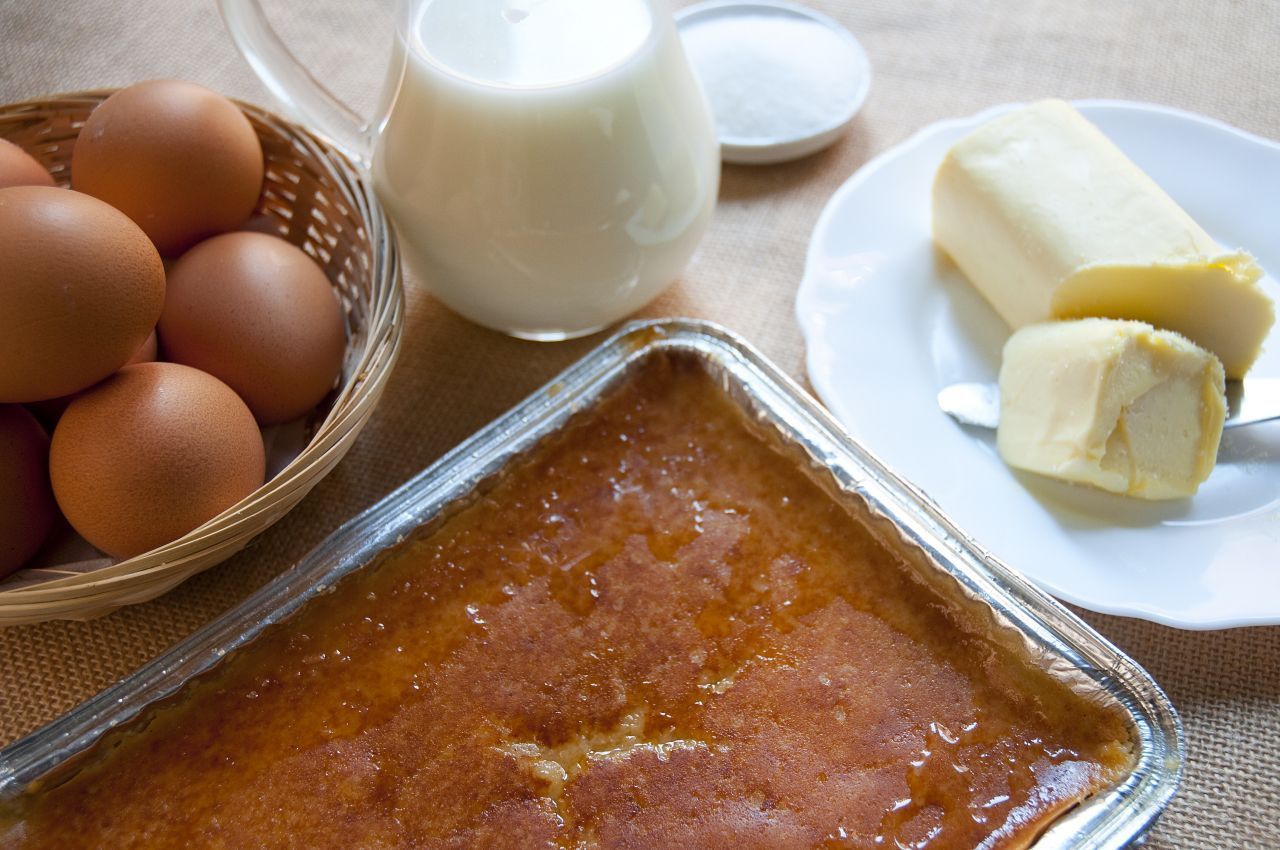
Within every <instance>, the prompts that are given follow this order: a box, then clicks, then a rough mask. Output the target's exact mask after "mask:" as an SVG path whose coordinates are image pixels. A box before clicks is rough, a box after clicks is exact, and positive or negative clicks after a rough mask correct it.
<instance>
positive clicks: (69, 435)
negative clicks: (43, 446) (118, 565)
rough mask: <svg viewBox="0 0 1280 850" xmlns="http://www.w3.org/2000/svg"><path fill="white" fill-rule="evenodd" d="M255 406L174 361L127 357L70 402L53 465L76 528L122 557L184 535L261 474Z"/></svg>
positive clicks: (62, 502) (56, 435) (249, 488)
mask: <svg viewBox="0 0 1280 850" xmlns="http://www.w3.org/2000/svg"><path fill="white" fill-rule="evenodd" d="M265 469H266V460H265V457H264V453H263V446H262V435H261V433H260V432H259V431H258V426H257V425H256V424H255V423H254V421H253V414H251V413H250V412H249V409H248V408H247V407H245V405H244V402H243V401H241V400H240V397H239V396H237V395H236V394H235V392H234V391H233V390H232V389H231V388H230V387H228V386H227V385H226V384H224V383H222V382H221V381H219V380H218V379H217V378H214V377H213V376H211V375H207V374H205V373H204V372H201V371H199V370H197V369H192V368H190V367H188V366H181V365H178V364H176V363H140V364H138V365H135V366H126V367H125V368H123V369H121V370H120V371H119V372H117V373H116V374H115V375H112V376H111V377H110V378H108V379H107V380H105V381H103V382H102V383H101V384H99V385H98V386H96V387H94V388H93V389H92V390H90V391H89V392H87V393H85V394H84V395H82V396H81V397H80V398H78V399H76V400H75V401H74V402H72V403H71V406H70V407H68V408H67V411H66V413H64V414H62V419H60V420H59V421H58V427H57V429H56V430H55V431H54V432H53V444H52V448H51V449H50V453H49V472H50V475H51V477H52V479H53V492H54V495H55V496H56V497H57V501H58V506H59V507H60V508H62V512H63V514H64V515H66V517H67V519H68V520H69V521H70V523H71V525H72V526H73V527H74V528H75V530H76V531H78V532H80V534H81V535H82V536H83V537H84V539H86V540H88V541H89V542H90V543H92V544H93V545H94V546H96V547H98V548H99V549H101V550H102V551H103V552H106V553H107V554H108V555H112V556H114V557H116V558H129V557H132V556H134V555H138V554H141V553H143V552H146V551H149V550H151V549H154V548H156V547H157V546H162V545H164V544H165V543H169V542H171V541H173V540H176V539H178V538H179V537H181V536H182V535H184V534H186V533H187V532H188V531H191V530H192V529H193V528H196V527H197V526H199V525H201V524H203V523H204V522H206V521H207V520H210V519H212V518H213V517H215V516H217V515H218V514H219V513H221V512H222V511H224V510H226V509H227V508H229V507H231V506H232V505H234V504H235V503H236V502H238V501H240V500H241V499H243V498H244V497H245V496H248V495H249V494H250V493H252V492H253V491H254V490H255V489H256V488H257V487H258V486H259V485H261V484H262V479H263V476H264V475H265Z"/></svg>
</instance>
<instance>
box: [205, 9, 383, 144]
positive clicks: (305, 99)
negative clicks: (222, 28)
mask: <svg viewBox="0 0 1280 850" xmlns="http://www.w3.org/2000/svg"><path fill="white" fill-rule="evenodd" d="M218 7H219V9H220V10H221V12H222V20H223V21H224V22H226V25H227V29H228V30H230V31H231V40H232V41H233V42H235V45H236V48H237V49H238V50H239V51H240V53H241V55H243V56H244V58H245V59H246V60H248V62H249V66H250V67H251V68H253V71H254V73H256V74H257V75H258V78H259V79H260V80H262V82H263V84H264V85H265V86H266V87H267V89H268V90H269V91H270V92H271V94H272V95H273V96H274V97H275V99H276V100H277V101H279V102H280V104H281V106H283V107H284V108H285V109H286V110H288V111H289V112H291V113H292V114H293V116H294V117H296V118H297V119H298V120H299V121H301V122H302V123H304V124H306V125H307V126H309V127H311V128H314V129H315V130H317V131H318V132H319V134H320V135H322V136H325V137H326V138H327V140H328V141H331V142H333V143H334V144H336V145H337V146H338V147H339V148H341V149H342V151H343V152H344V153H345V154H347V156H349V157H351V158H352V159H353V160H355V161H356V162H359V163H361V164H362V165H364V166H365V167H368V165H369V157H370V153H371V151H372V134H371V131H370V124H369V122H368V121H366V120H365V119H363V118H361V117H360V116H359V115H357V114H356V113H355V112H354V111H352V109H351V107H349V106H347V105H346V104H345V103H343V102H342V101H341V100H339V99H338V98H337V97H335V96H334V94H333V93H332V92H330V91H329V90H328V89H327V88H325V87H324V85H323V84H321V83H320V81H319V80H317V79H316V78H315V77H314V76H313V75H312V73H311V72H310V71H308V70H307V68H306V66H304V65H303V64H302V63H301V62H299V61H298V60H297V58H296V57H295V56H294V55H293V53H291V52H290V51H289V48H288V47H286V46H285V44H284V42H283V41H281V40H280V36H279V35H277V34H276V31H275V30H274V29H272V27H271V24H270V22H268V21H267V16H266V13H264V12H263V10H262V5H261V3H259V0H218Z"/></svg>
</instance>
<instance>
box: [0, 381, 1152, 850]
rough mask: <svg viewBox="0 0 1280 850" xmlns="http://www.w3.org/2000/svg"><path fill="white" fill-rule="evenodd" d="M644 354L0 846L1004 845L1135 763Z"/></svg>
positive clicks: (733, 420) (200, 685) (104, 759)
mask: <svg viewBox="0 0 1280 850" xmlns="http://www.w3.org/2000/svg"><path fill="white" fill-rule="evenodd" d="M957 604H959V603H956V602H950V601H947V600H945V599H943V598H942V597H940V596H938V595H937V594H935V593H934V592H933V591H931V590H929V589H928V588H926V587H925V586H924V585H923V584H922V583H919V582H918V581H917V580H915V579H913V578H912V576H911V573H910V570H909V568H908V567H906V566H905V565H904V562H903V560H902V558H901V556H900V555H898V554H895V552H894V551H892V549H891V548H889V547H887V546H886V545H885V544H884V543H883V542H882V541H881V540H879V539H878V538H877V537H876V536H875V535H873V534H872V533H870V532H869V531H868V529H867V527H866V526H864V525H863V524H862V522H860V521H859V519H858V518H857V517H855V516H853V515H851V513H850V512H849V510H848V509H847V508H845V507H842V506H841V505H840V504H838V503H837V502H836V501H834V500H833V499H831V498H830V497H829V496H828V495H826V493H824V492H823V490H822V489H820V488H819V487H818V486H817V485H816V484H815V483H813V482H812V481H811V480H810V479H809V478H808V477H806V475H805V474H803V473H802V472H801V471H799V470H798V469H797V468H796V466H795V463H794V462H793V461H791V460H788V459H787V458H786V457H785V456H784V455H783V454H782V453H780V452H779V451H778V450H777V449H776V448H775V447H774V446H773V445H772V444H771V443H769V442H768V440H766V439H763V438H761V437H759V436H757V435H756V434H755V433H754V432H753V430H752V428H751V427H750V426H749V424H748V423H747V420H746V418H745V417H744V416H743V415H742V414H741V412H740V411H739V410H738V409H737V408H736V407H735V406H734V405H733V404H732V403H731V402H730V401H729V400H728V399H727V398H726V397H724V395H723V393H722V391H721V390H719V389H718V388H717V387H716V386H715V384H714V382H713V381H712V379H711V378H710V377H709V376H707V375H706V374H705V373H704V372H703V371H702V370H701V367H699V366H697V364H695V363H692V362H688V361H684V360H682V359H679V358H675V357H673V358H666V357H658V358H655V359H654V360H652V361H651V362H649V363H647V364H645V365H644V366H643V367H642V368H641V370H640V371H639V372H638V374H637V375H635V376H633V377H632V378H630V379H628V380H627V381H626V382H624V384H623V386H622V387H621V388H620V389H618V390H616V391H614V392H613V393H612V394H611V395H610V396H609V397H608V398H607V399H606V400H605V401H604V402H603V403H602V404H600V405H599V406H597V407H596V408H594V409H592V410H590V411H587V412H585V413H584V414H580V415H579V416H578V417H577V418H575V419H574V420H573V421H572V422H571V423H570V425H569V426H568V427H567V428H565V429H564V430H563V431H561V432H560V433H558V434H557V435H555V436H553V437H551V438H550V439H549V440H548V441H547V442H546V443H545V444H544V445H542V446H540V447H539V448H538V449H536V450H535V451H534V452H533V453H532V455H531V456H530V457H529V458H528V459H526V460H525V461H523V462H522V463H520V464H519V465H518V466H517V467H516V468H515V469H514V470H513V471H512V472H511V473H510V474H508V475H506V476H505V477H504V478H503V479H502V480H500V481H499V482H498V483H496V484H495V485H494V486H493V487H492V489H490V490H489V491H488V493H487V494H486V495H484V496H483V497H481V498H479V499H477V500H476V501H475V502H474V503H472V504H471V505H469V506H468V507H466V508H464V509H462V510H461V511H459V512H458V513H456V514H455V515H453V516H452V517H450V518H449V519H447V520H446V521H445V522H444V523H443V524H441V525H440V527H439V528H437V529H436V530H434V531H431V532H430V533H425V532H424V533H423V534H420V535H419V536H418V537H416V538H413V539H411V540H409V541H407V542H406V543H404V544H401V545H400V546H399V547H397V548H395V549H393V550H391V551H389V552H388V553H387V554H386V555H385V556H384V557H383V559H382V560H381V562H380V563H379V564H377V565H376V566H375V567H373V568H371V569H367V570H365V571H363V572H361V573H359V574H357V575H355V576H353V577H351V578H349V579H347V580H345V581H343V582H342V583H340V584H339V586H338V588H337V589H336V590H335V591H334V592H333V593H331V594H328V595H325V596H322V597H318V598H317V599H315V600H313V601H311V602H310V603H308V605H307V606H306V607H305V608H304V609H303V610H302V611H301V612H300V613H299V614H298V615H296V616H295V617H294V618H292V619H291V620H290V621H288V622H286V623H285V624H283V625H282V626H278V627H275V628H273V629H270V630H268V631H267V632H266V633H265V635H264V636H263V637H262V638H260V639H259V640H258V641H257V642H255V643H254V644H252V645H251V646H249V647H247V648H245V649H243V650H241V651H239V652H237V653H235V654H234V655H232V656H231V657H230V658H228V659H227V661H226V662H225V663H223V664H222V665H221V666H220V667H219V668H218V669H217V670H215V671H213V673H212V674H211V675H206V676H205V677H202V678H201V679H198V680H196V681H195V682H194V683H192V684H191V685H189V686H188V687H187V689H186V691H185V693H184V694H183V696H182V697H181V698H179V699H178V700H177V701H175V702H174V703H173V704H171V705H167V706H164V707H162V708H160V709H158V710H157V711H156V712H155V713H154V716H153V717H152V718H151V719H150V721H149V723H148V724H147V725H146V728H145V729H140V730H134V731H132V732H128V733H125V734H120V733H117V734H116V735H115V736H113V738H112V739H111V741H110V743H111V744H112V746H110V747H104V748H102V752H101V753H100V754H99V755H98V756H97V757H96V758H95V759H94V760H93V761H92V762H91V763H90V764H89V765H88V766H87V767H86V768H84V769H83V770H81V771H80V772H79V773H78V774H77V775H76V776H74V777H73V778H72V779H70V780H69V781H67V782H66V783H65V784H62V785H60V786H57V787H54V788H50V789H47V790H44V791H42V792H38V793H35V794H32V795H30V796H29V797H28V798H26V799H24V800H22V801H20V802H19V806H18V809H17V811H16V813H15V814H13V815H12V816H11V817H10V820H9V821H8V822H7V823H6V821H5V819H4V818H5V815H3V814H0V846H3V847H7V848H45V847H50V848H52V847H70V846H84V845H85V842H86V841H88V843H89V844H91V845H93V846H112V847H120V848H128V847H183V846H211V847H212V846H217V847H308V848H322V847H342V848H351V847H361V848H400V847H530V848H533V847H539V848H596V847H601V848H604V847H609V848H613V847H617V848H624V847H636V848H655V847H685V848H696V847H708V848H710V847H726V846H733V847H735V848H752V847H762V848H763V847H769V848H790V847H796V848H810V847H823V848H843V847H871V848H876V847H885V848H950V847H964V848H972V847H984V848H995V847H1000V848H1007V847H1020V846H1024V845H1025V844H1026V843H1027V842H1029V841H1030V840H1032V839H1033V838H1034V837H1035V835H1037V834H1038V832H1039V831H1040V830H1041V829H1042V828H1043V825H1044V824H1045V823H1046V822H1047V821H1048V820H1050V819H1051V818H1052V817H1053V816H1054V815H1056V814H1057V813H1058V812H1059V811H1061V810H1063V809H1064V808H1066V807H1068V806H1070V805H1071V804H1073V803H1074V802H1076V801H1078V800H1080V799H1082V798H1083V797H1085V796H1087V795H1088V794H1090V793H1092V792H1093V791H1095V790H1097V789H1099V788H1102V787H1106V786H1107V785H1108V784H1110V783H1111V782H1112V781H1114V780H1115V779H1116V778H1117V777H1118V776H1120V775H1121V774H1122V773H1123V772H1124V771H1125V770H1127V769H1128V768H1129V766H1130V765H1131V762H1132V756H1131V754H1130V744H1129V741H1130V737H1129V732H1128V730H1127V727H1126V725H1125V723H1124V721H1123V718H1122V717H1120V716H1119V715H1118V714H1117V713H1114V712H1111V711H1108V710H1105V709H1103V708H1101V707H1098V706H1095V705H1093V704H1092V703H1089V702H1086V701H1084V700H1083V699H1081V698H1079V697H1077V696H1075V695H1074V694H1072V693H1071V692H1069V691H1068V690H1067V689H1065V688H1064V687H1063V686H1062V685H1061V684H1059V683H1056V682H1054V681H1052V680H1050V679H1049V678H1048V677H1046V676H1044V675H1043V674H1041V673H1039V672H1038V671H1036V670H1034V669H1032V668H1031V667H1030V666H1029V664H1028V663H1027V662H1026V661H1025V660H1022V659H1020V658H1018V657H1015V656H1013V655H1012V654H1010V652H1009V651H1007V650H1005V649H1002V648H1000V647H999V646H997V645H996V643H995V642H994V641H991V640H989V639H988V638H987V637H985V636H983V635H981V634H975V633H973V632H972V630H971V629H970V628H968V627H966V626H964V625H963V623H964V622H966V620H965V619H964V618H963V617H959V616H956V613H955V606H956V605H957Z"/></svg>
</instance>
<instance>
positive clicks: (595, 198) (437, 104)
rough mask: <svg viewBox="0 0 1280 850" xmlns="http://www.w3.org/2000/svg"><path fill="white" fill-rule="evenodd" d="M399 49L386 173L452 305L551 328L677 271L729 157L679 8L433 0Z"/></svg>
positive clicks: (385, 137) (395, 213)
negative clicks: (682, 37) (721, 147)
mask: <svg viewBox="0 0 1280 850" xmlns="http://www.w3.org/2000/svg"><path fill="white" fill-rule="evenodd" d="M399 49H400V51H401V55H400V56H399V57H397V59H396V60H394V61H393V66H392V71H391V73H392V76H391V79H390V80H389V87H388V97H389V100H390V104H389V108H388V112H387V117H386V119H385V121H384V123H383V124H382V126H381V127H379V128H378V130H379V131H378V133H377V136H376V142H375V150H374V155H373V158H372V159H373V176H374V181H375V185H376V186H377V189H378V193H379V196H380V198H381V199H382V201H383V203H384V204H385V205H386V206H387V208H388V210H389V212H390V213H391V216H392V218H393V219H394V220H395V222H396V223H397V229H398V231H399V234H400V239H401V244H402V246H403V247H404V249H405V251H406V253H407V255H408V258H409V262H410V265H411V267H412V268H413V269H414V270H415V271H416V272H417V274H418V277H419V278H420V279H421V280H422V281H423V282H424V283H425V284H426V286H427V287H428V288H429V289H430V290H431V291H432V292H434V293H435V294H436V295H437V296H438V297H439V298H440V299H441V300H442V301H444V302H445V303H446V304H447V305H449V306H450V307H452V308H453V309H455V310H457V311H458V312H459V313H462V314H463V315H464V316H467V317H468V318H470V319H472V320H474V321H476V322H479V323H481V324H483V325H487V326H489V327H492V328H496V329H499V330H503V331H507V332H509V333H514V334H516V335H519V336H525V337H530V338H542V339H555V338H565V337H569V336H576V335H580V334H583V333H588V332H590V331H592V330H595V329H598V328H600V327H603V326H604V325H607V324H609V323H611V322H613V321H615V320H617V319H619V318H622V317H623V316H625V315H627V314H628V313H630V312H632V311H634V310H636V309H638V308H639V307H641V306H642V305H643V304H645V303H646V302H647V301H649V300H650V299H652V298H653V297H654V296H655V295H657V293H658V292H660V291H661V290H662V289H663V288H664V287H666V286H667V284H669V283H670V282H671V281H672V280H674V279H675V277H676V276H677V275H678V274H679V272H680V270H681V268H682V267H683V266H684V265H685V263H686V262H687V261H688V259H689V257H690V255H691V254H692V253H693V250H694V248H695V247H696V245H697V243H698V241H699V239H700V238H701V236H702V234H703V232H704V231H705V229H706V226H707V223H708V221H709V219H710V216H711V211H712V207H713V205H714V202H715V195H716V190H717V184H718V176H719V158H718V150H717V146H716V141H715V135H714V129H713V127H712V123H711V119H710V113H709V110H708V109H707V106H706V102H705V99H704V97H703V95H702V92H701V90H700V89H699V87H698V85H697V83H696V81H695V80H694V78H693V76H692V73H691V71H690V69H689V66H688V63H687V62H686V60H685V57H684V54H683V51H682V50H681V45H680V41H679V38H678V36H677V35H676V33H675V29H674V26H673V25H672V23H671V20H670V17H669V15H666V14H665V13H663V14H659V13H657V12H655V11H654V9H653V7H652V6H651V5H650V3H649V2H646V0H424V2H421V3H419V4H418V5H417V6H416V7H415V8H414V10H413V12H412V13H411V15H410V16H409V18H408V20H407V24H406V26H405V27H404V29H403V30H402V32H401V33H400V44H399Z"/></svg>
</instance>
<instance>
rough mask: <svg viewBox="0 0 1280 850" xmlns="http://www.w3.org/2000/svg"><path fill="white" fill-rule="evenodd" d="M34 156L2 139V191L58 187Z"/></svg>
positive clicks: (0, 149)
mask: <svg viewBox="0 0 1280 850" xmlns="http://www.w3.org/2000/svg"><path fill="white" fill-rule="evenodd" d="M56 185H57V184H56V183H54V182H53V175H52V174H50V173H49V172H48V171H47V170H46V169H45V167H44V166H43V165H41V164H40V162H39V160H37V159H36V158H35V157H34V156H32V155H31V154H29V153H27V152H26V151H24V150H23V149H22V148H20V147H18V146H17V145H15V144H14V143H13V142H10V141H8V140H7V139H0V189H5V188H8V187H9V186H56Z"/></svg>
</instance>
